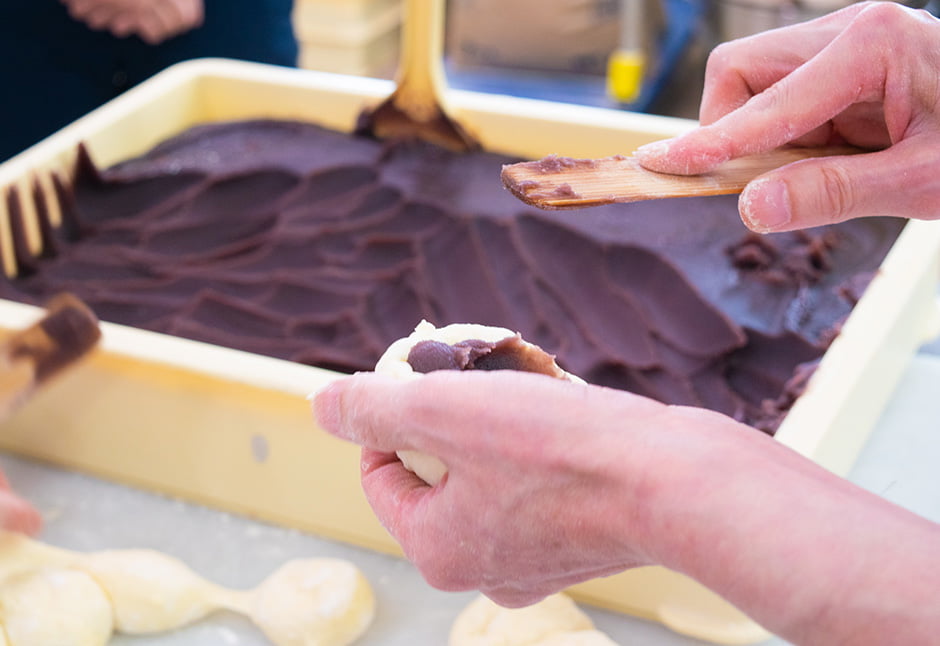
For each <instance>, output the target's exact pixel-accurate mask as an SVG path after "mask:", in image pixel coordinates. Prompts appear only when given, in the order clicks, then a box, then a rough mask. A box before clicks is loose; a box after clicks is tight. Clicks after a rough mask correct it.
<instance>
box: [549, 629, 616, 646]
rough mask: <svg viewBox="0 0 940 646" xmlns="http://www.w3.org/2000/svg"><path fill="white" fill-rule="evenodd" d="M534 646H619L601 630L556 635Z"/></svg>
mask: <svg viewBox="0 0 940 646" xmlns="http://www.w3.org/2000/svg"><path fill="white" fill-rule="evenodd" d="M533 646H617V642H615V641H613V640H612V639H611V638H610V637H608V636H607V635H605V634H604V633H602V632H601V631H599V630H576V631H571V632H565V633H556V634H554V635H552V636H551V637H549V638H547V639H543V640H542V641H540V642H537V643H535V644H533Z"/></svg>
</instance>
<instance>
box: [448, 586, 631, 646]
mask: <svg viewBox="0 0 940 646" xmlns="http://www.w3.org/2000/svg"><path fill="white" fill-rule="evenodd" d="M448 644H449V646H617V645H616V643H615V642H613V641H611V639H610V638H609V637H608V636H607V635H605V634H604V633H602V632H600V631H598V630H596V629H595V628H594V622H593V621H591V618H590V617H588V616H587V614H585V613H584V611H582V610H581V609H580V608H579V607H578V606H577V604H576V603H575V602H574V601H573V600H572V599H571V597H569V596H568V595H566V594H564V593H558V594H553V595H551V596H549V597H546V598H545V599H543V600H542V601H540V602H538V603H536V604H533V605H531V606H527V607H525V608H503V607H502V606H499V605H497V604H496V603H494V602H492V601H490V600H489V599H488V598H487V597H485V596H483V595H480V596H479V597H477V598H476V599H474V600H473V601H472V602H471V603H470V604H469V605H468V606H467V607H466V608H464V609H463V611H462V612H461V613H460V614H459V615H458V616H457V619H456V620H455V621H454V624H453V626H452V627H451V631H450V641H449V642H448Z"/></svg>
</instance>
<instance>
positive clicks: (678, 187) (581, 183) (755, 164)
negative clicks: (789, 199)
mask: <svg viewBox="0 0 940 646" xmlns="http://www.w3.org/2000/svg"><path fill="white" fill-rule="evenodd" d="M859 152H863V151H862V150H860V149H858V148H852V147H848V146H831V147H821V148H778V149H777V150H773V151H771V152H768V153H764V154H761V155H752V156H749V157H741V158H739V159H733V160H731V161H728V162H726V163H724V164H723V165H721V166H719V167H718V168H717V169H715V170H713V171H711V172H709V173H704V174H702V175H668V174H665V173H657V172H654V171H650V170H646V169H645V168H643V167H641V166H640V164H639V162H637V160H636V159H635V158H633V157H626V156H623V155H615V156H613V157H605V158H602V159H572V158H570V157H558V156H555V155H550V156H548V157H545V158H543V159H540V160H538V161H529V162H520V163H517V164H507V165H505V166H503V170H502V179H503V184H504V185H505V186H506V188H508V189H509V190H510V191H511V192H512V193H513V195H515V196H516V197H518V198H519V199H520V200H522V201H523V202H525V203H527V204H531V205H532V206H537V207H539V208H542V209H574V208H583V207H588V206H599V205H601V204H612V203H614V202H639V201H642V200H656V199H662V198H666V197H693V196H697V195H725V194H729V193H740V192H741V191H742V190H744V187H745V186H747V184H748V183H749V182H750V181H751V180H753V179H754V178H755V177H757V176H759V175H762V174H764V173H766V172H768V171H770V170H773V169H775V168H779V167H781V166H785V165H786V164H789V163H791V162H795V161H799V160H801V159H808V158H811V157H828V156H834V155H851V154H855V153H859Z"/></svg>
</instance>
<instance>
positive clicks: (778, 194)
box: [738, 179, 792, 233]
mask: <svg viewBox="0 0 940 646" xmlns="http://www.w3.org/2000/svg"><path fill="white" fill-rule="evenodd" d="M738 210H739V211H740V212H741V219H742V220H744V224H745V225H747V227H748V228H749V229H751V230H753V231H757V232H758V233H769V232H771V231H776V230H778V229H781V228H783V227H785V226H786V225H788V224H789V223H790V219H791V218H792V213H791V211H790V192H789V191H788V190H787V185H786V183H785V182H783V181H780V180H774V179H759V180H756V181H753V182H751V183H750V184H748V185H747V186H745V187H744V191H743V192H742V193H741V197H740V198H739V200H738Z"/></svg>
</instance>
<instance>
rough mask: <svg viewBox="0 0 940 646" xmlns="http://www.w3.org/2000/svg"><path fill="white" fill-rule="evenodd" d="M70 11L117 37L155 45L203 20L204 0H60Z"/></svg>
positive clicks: (73, 15) (90, 24) (82, 20)
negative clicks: (131, 37) (136, 39)
mask: <svg viewBox="0 0 940 646" xmlns="http://www.w3.org/2000/svg"><path fill="white" fill-rule="evenodd" d="M61 2H62V3H63V4H64V5H65V6H66V7H68V10H69V14H70V15H71V16H72V18H74V19H75V20H79V21H81V22H84V23H85V24H86V25H88V27H89V28H91V29H95V30H107V31H109V32H111V34H113V35H114V36H116V37H118V38H124V37H127V36H131V35H136V36H139V37H140V38H141V39H142V40H143V41H144V42H146V43H149V44H151V45H157V44H159V43H161V42H163V41H165V40H167V39H169V38H172V37H173V36H178V35H179V34H182V33H185V32H187V31H189V30H190V29H194V28H196V27H198V26H199V25H201V24H202V20H203V10H204V7H203V0H61Z"/></svg>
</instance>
